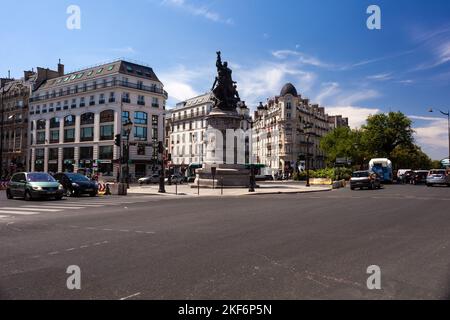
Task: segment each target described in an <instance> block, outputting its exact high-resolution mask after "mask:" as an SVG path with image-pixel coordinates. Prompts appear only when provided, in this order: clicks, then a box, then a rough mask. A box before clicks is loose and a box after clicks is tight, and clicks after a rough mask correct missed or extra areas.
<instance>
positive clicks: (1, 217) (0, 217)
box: [0, 216, 9, 219]
mask: <svg viewBox="0 0 450 320" xmlns="http://www.w3.org/2000/svg"><path fill="white" fill-rule="evenodd" d="M3 218H9V216H0V219H3Z"/></svg>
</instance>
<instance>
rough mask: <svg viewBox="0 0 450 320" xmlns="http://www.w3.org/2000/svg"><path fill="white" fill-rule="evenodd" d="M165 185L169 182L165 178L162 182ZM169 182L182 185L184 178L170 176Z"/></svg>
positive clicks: (174, 175) (177, 175)
mask: <svg viewBox="0 0 450 320" xmlns="http://www.w3.org/2000/svg"><path fill="white" fill-rule="evenodd" d="M164 181H165V182H166V183H168V182H169V177H167V178H165V180H164ZM170 181H171V182H172V183H174V184H175V183H176V184H183V182H184V177H183V176H180V175H179V174H173V175H171V176H170Z"/></svg>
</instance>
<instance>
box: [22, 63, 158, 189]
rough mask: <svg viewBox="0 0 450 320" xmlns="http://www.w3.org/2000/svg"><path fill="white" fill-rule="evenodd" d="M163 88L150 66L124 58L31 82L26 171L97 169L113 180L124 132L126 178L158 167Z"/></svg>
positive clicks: (116, 172) (109, 179)
mask: <svg viewBox="0 0 450 320" xmlns="http://www.w3.org/2000/svg"><path fill="white" fill-rule="evenodd" d="M166 100H167V92H165V91H164V87H163V84H162V83H161V81H160V80H159V79H158V77H157V76H156V74H155V73H154V71H153V69H152V68H150V67H149V66H144V65H140V64H136V63H132V62H129V61H124V60H117V61H113V62H110V63H107V64H103V65H99V66H96V67H92V68H87V69H84V70H80V71H77V72H72V73H68V74H63V75H62V76H59V77H56V78H54V79H50V80H46V81H44V82H43V83H41V84H39V85H38V86H36V87H35V88H34V90H33V92H32V97H31V98H30V107H29V114H30V117H29V118H30V121H29V132H30V135H29V143H30V151H29V163H28V167H29V170H31V171H45V172H81V173H83V174H88V175H89V174H98V176H99V178H100V179H102V180H104V181H113V180H116V179H118V177H119V173H120V169H121V164H120V159H121V147H119V146H116V145H115V136H116V135H118V134H121V136H122V145H123V143H126V141H125V140H126V137H127V134H126V132H124V130H123V124H124V123H125V122H127V121H129V120H130V121H131V122H132V123H133V127H132V130H131V132H130V135H129V138H130V140H129V144H130V149H129V153H130V157H129V159H130V161H129V168H130V170H129V172H130V176H131V178H138V177H142V176H145V175H148V174H151V173H152V172H154V171H156V170H158V162H157V160H158V158H157V157H158V153H157V150H158V142H159V141H163V139H164V137H163V136H164V110H165V103H166Z"/></svg>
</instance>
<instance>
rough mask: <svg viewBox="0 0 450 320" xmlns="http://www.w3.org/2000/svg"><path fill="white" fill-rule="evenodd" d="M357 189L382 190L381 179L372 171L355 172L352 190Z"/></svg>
mask: <svg viewBox="0 0 450 320" xmlns="http://www.w3.org/2000/svg"><path fill="white" fill-rule="evenodd" d="M356 188H360V189H363V188H368V189H370V190H373V189H375V188H378V189H380V188H381V179H380V177H379V176H378V175H377V174H376V173H374V172H371V171H355V172H353V173H352V177H351V178H350V189H352V190H355V189H356Z"/></svg>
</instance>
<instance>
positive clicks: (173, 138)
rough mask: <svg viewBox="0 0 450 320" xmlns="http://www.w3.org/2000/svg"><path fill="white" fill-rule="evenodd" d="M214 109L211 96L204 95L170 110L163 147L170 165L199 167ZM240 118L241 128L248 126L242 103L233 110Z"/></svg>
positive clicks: (203, 157) (203, 156)
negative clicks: (168, 155)
mask: <svg viewBox="0 0 450 320" xmlns="http://www.w3.org/2000/svg"><path fill="white" fill-rule="evenodd" d="M213 107H214V102H213V100H212V93H206V94H203V95H201V96H197V97H194V98H191V99H188V100H186V101H182V102H180V103H178V104H177V105H176V106H175V107H174V108H172V109H170V110H169V112H168V115H167V118H166V131H167V144H166V145H167V146H168V152H169V153H170V155H171V165H172V166H174V167H176V168H177V167H181V168H185V167H186V166H188V165H190V164H198V165H201V164H203V163H204V162H205V158H206V149H207V142H206V132H207V129H208V127H207V126H208V124H207V117H208V115H209V113H210V112H211V110H212V109H213ZM237 111H238V114H239V115H240V116H241V119H242V120H241V128H242V129H243V130H247V129H249V128H250V126H251V119H250V112H249V109H248V108H247V107H246V106H245V102H242V103H241V104H240V105H239V107H238V108H237Z"/></svg>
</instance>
